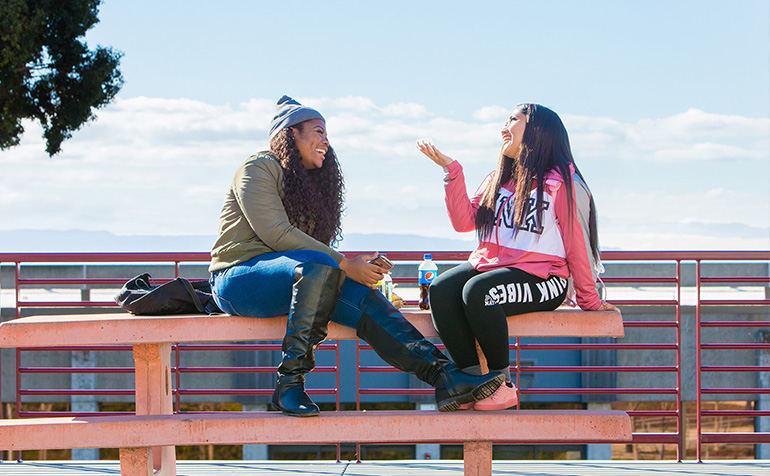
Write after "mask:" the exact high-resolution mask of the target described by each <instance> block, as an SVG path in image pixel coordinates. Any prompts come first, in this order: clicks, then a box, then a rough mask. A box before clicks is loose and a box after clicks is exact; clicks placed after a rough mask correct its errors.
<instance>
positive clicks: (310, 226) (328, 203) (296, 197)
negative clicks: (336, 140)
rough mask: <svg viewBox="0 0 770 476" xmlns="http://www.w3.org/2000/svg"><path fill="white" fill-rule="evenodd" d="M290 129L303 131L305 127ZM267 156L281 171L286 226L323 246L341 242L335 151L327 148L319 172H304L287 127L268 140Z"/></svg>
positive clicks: (340, 185)
mask: <svg viewBox="0 0 770 476" xmlns="http://www.w3.org/2000/svg"><path fill="white" fill-rule="evenodd" d="M293 127H296V128H298V129H299V130H300V131H302V128H303V127H304V124H303V123H299V124H297V125H296V126H293ZM270 152H271V153H272V154H273V156H274V157H275V158H276V159H277V160H278V163H279V164H281V167H282V168H283V193H282V196H281V200H282V201H283V207H284V208H285V209H286V214H287V215H288V216H289V222H290V223H291V224H292V225H294V226H295V227H297V228H299V229H300V230H302V231H304V232H305V233H307V234H308V235H310V236H312V237H313V238H315V239H316V240H318V241H320V242H321V243H324V244H325V245H329V246H332V245H334V244H336V243H338V242H339V241H340V240H341V239H342V212H343V210H344V206H345V205H344V203H345V181H344V180H343V178H342V170H340V164H339V162H338V161H337V155H336V154H335V153H334V149H332V148H331V146H329V150H328V151H327V152H326V158H325V159H324V161H323V166H321V168H319V169H313V170H307V169H305V167H304V166H303V165H302V157H301V156H300V153H299V149H298V148H297V145H296V143H295V142H294V137H293V136H292V134H291V128H289V127H287V128H285V129H283V130H282V131H281V132H279V133H278V134H277V135H276V136H275V137H273V138H272V139H271V140H270Z"/></svg>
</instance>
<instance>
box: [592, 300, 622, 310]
mask: <svg viewBox="0 0 770 476" xmlns="http://www.w3.org/2000/svg"><path fill="white" fill-rule="evenodd" d="M597 311H615V312H620V309H618V308H617V306H615V305H614V304H610V303H608V302H607V301H602V305H601V306H599V309H597Z"/></svg>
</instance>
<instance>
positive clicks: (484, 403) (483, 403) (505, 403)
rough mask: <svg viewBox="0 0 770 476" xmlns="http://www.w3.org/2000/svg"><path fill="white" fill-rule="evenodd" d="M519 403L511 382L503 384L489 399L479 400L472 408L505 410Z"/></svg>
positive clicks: (514, 387)
mask: <svg viewBox="0 0 770 476" xmlns="http://www.w3.org/2000/svg"><path fill="white" fill-rule="evenodd" d="M518 403H519V395H518V393H517V392H516V386H515V385H514V384H513V383H511V382H505V383H504V384H502V385H500V387H499V388H498V389H497V390H495V393H493V394H492V395H490V396H489V397H487V398H485V399H483V400H479V401H478V402H476V405H474V406H473V409H474V410H480V411H488V410H505V409H506V408H510V407H512V406H514V405H516V404H518Z"/></svg>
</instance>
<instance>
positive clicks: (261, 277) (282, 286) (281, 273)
mask: <svg viewBox="0 0 770 476" xmlns="http://www.w3.org/2000/svg"><path fill="white" fill-rule="evenodd" d="M302 263H318V264H324V265H326V266H333V267H335V268H339V265H338V264H337V262H336V261H334V258H332V257H331V256H329V255H327V254H326V253H322V252H320V251H312V250H296V251H284V252H277V253H266V254H262V255H259V256H256V257H254V258H252V259H250V260H248V261H246V262H244V263H240V264H236V265H234V266H231V267H229V268H226V269H223V270H220V271H215V272H214V273H213V274H212V275H211V289H212V291H213V294H214V300H215V301H216V303H217V306H219V308H220V309H222V310H223V311H224V312H227V313H228V314H232V315H235V316H249V317H276V316H283V315H286V314H288V313H289V306H290V304H291V295H292V286H293V285H294V268H296V267H297V265H299V264H302ZM370 292H372V289H371V288H369V287H366V286H364V285H363V284H359V283H357V282H355V281H353V280H352V279H349V278H345V281H344V283H343V284H342V292H341V294H340V298H339V300H338V301H337V307H336V308H335V309H334V314H333V315H332V318H331V320H332V321H333V322H336V323H337V324H341V325H343V326H347V327H352V328H353V329H356V328H357V327H358V321H359V320H361V316H362V315H363V312H362V311H361V309H360V308H359V303H360V302H361V299H362V298H363V297H364V296H365V295H367V294H368V293H370Z"/></svg>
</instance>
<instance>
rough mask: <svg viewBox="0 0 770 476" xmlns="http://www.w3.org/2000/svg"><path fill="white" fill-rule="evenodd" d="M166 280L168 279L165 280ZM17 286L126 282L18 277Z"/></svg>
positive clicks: (119, 281)
mask: <svg viewBox="0 0 770 476" xmlns="http://www.w3.org/2000/svg"><path fill="white" fill-rule="evenodd" d="M153 281H156V282H157V283H158V284H160V282H161V281H162V280H160V279H153ZM166 281H170V279H169V280H166ZM18 282H19V286H44V285H51V284H58V285H65V286H66V285H72V286H75V285H88V284H91V285H107V284H109V285H117V286H122V285H123V284H125V283H126V279H125V278H58V279H54V278H45V279H42V278H35V279H30V278H20V279H19V281H18Z"/></svg>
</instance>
